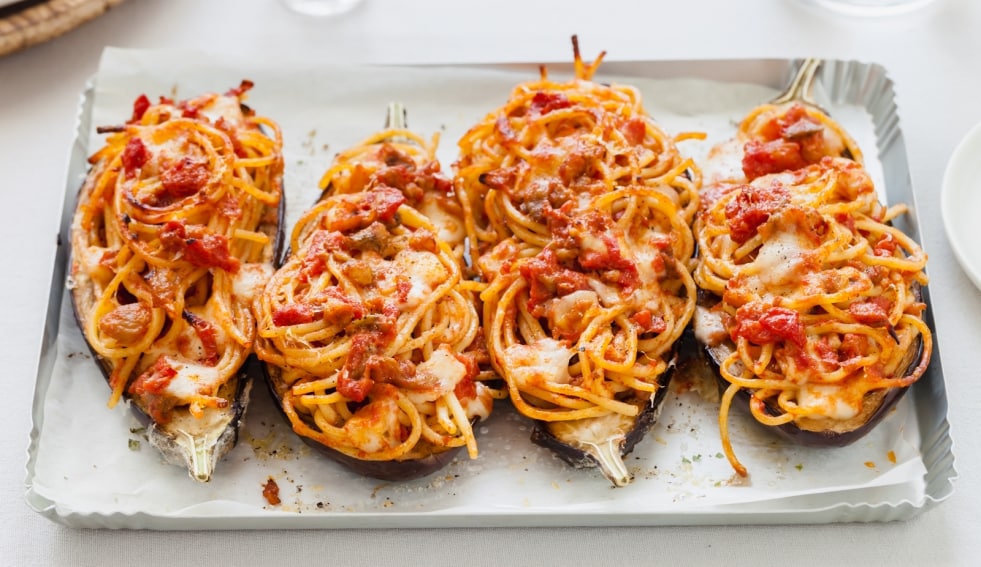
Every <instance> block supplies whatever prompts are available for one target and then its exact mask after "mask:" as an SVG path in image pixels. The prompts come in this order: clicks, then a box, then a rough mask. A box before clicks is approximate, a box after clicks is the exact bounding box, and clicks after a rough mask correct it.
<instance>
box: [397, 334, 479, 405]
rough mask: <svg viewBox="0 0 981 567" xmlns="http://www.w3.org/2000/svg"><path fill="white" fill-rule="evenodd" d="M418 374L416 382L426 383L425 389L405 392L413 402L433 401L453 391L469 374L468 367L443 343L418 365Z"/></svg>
mask: <svg viewBox="0 0 981 567" xmlns="http://www.w3.org/2000/svg"><path fill="white" fill-rule="evenodd" d="M416 375H417V376H418V377H419V378H420V379H419V380H415V381H414V382H418V383H420V384H425V385H426V386H427V387H426V389H425V390H407V391H406V392H405V394H406V395H407V396H408V397H409V399H410V400H412V402H413V403H415V404H419V403H422V402H432V401H435V400H436V399H437V398H440V397H442V396H443V395H444V394H447V393H449V392H452V391H453V389H454V388H456V385H457V384H459V383H460V381H461V380H463V378H464V377H465V376H466V375H467V367H466V365H464V364H463V363H462V362H460V360H459V359H457V357H456V356H454V355H453V353H452V352H451V351H450V349H449V347H447V346H446V345H442V346H441V347H440V348H439V350H437V351H435V352H433V354H432V356H430V357H429V360H426V361H423V362H421V363H420V364H418V365H417V366H416Z"/></svg>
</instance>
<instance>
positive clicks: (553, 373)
mask: <svg viewBox="0 0 981 567" xmlns="http://www.w3.org/2000/svg"><path fill="white" fill-rule="evenodd" d="M572 355H573V351H572V349H570V348H566V347H565V346H564V345H563V343H561V342H559V341H557V340H555V339H550V338H544V339H539V340H537V341H535V342H533V343H531V344H528V345H521V344H517V345H511V346H509V347H508V348H506V349H505V350H504V367H505V368H511V369H512V370H511V372H512V376H513V378H514V379H515V381H517V383H518V384H519V385H520V384H527V385H536V384H543V383H546V382H552V383H557V384H568V383H569V381H570V380H571V379H572V377H571V376H570V375H569V360H570V359H571V358H572Z"/></svg>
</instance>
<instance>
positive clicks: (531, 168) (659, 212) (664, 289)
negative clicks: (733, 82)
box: [456, 41, 699, 486]
mask: <svg viewBox="0 0 981 567" xmlns="http://www.w3.org/2000/svg"><path fill="white" fill-rule="evenodd" d="M574 46H575V41H574ZM599 62H600V60H599V59H598V60H597V61H595V62H594V63H592V64H590V65H585V64H584V63H583V62H582V61H581V59H580V57H579V52H578V47H576V48H575V67H576V77H575V78H574V79H573V80H571V81H566V82H555V81H550V80H549V79H548V77H547V74H546V71H545V69H544V68H543V69H542V77H541V79H540V80H538V81H531V82H528V83H524V84H521V85H518V86H517V87H516V88H515V89H514V90H513V92H512V95H511V97H510V99H509V100H508V101H507V103H506V104H505V105H504V106H502V107H501V108H499V109H497V110H495V111H493V112H491V113H490V114H489V115H487V117H486V118H485V119H484V120H482V121H481V122H480V123H478V124H477V125H475V126H474V127H473V128H471V129H470V130H469V131H468V132H467V133H466V134H465V135H464V137H463V138H462V139H461V140H460V142H459V146H460V152H461V153H460V158H459V160H458V161H457V163H456V184H457V187H458V188H459V190H460V193H461V195H462V196H463V204H464V209H465V213H466V221H467V232H468V235H467V236H468V241H469V243H470V244H471V246H470V249H471V250H472V251H474V256H475V258H476V261H475V266H476V268H477V274H478V275H479V277H480V278H481V280H482V282H483V285H484V288H483V291H482V292H481V294H480V299H481V301H482V303H483V314H484V316H483V321H484V330H485V333H486V336H487V347H488V351H489V353H490V356H491V361H492V363H493V364H494V367H495V368H496V369H497V371H498V372H499V373H500V375H501V376H502V377H503V378H504V379H505V381H506V383H507V386H508V392H509V395H510V399H511V402H512V403H513V405H514V406H515V408H516V409H517V410H518V411H519V412H520V413H521V414H522V415H524V416H526V417H528V418H531V419H533V420H534V421H535V433H534V434H533V436H532V440H533V441H534V442H536V443H539V444H541V445H544V446H546V447H549V448H550V449H552V450H554V451H555V453H556V454H558V455H559V456H560V457H561V458H563V459H564V460H566V461H567V462H568V463H570V464H572V465H574V466H577V467H595V466H599V467H600V469H601V470H602V472H603V474H604V475H605V476H606V477H607V478H608V479H609V480H610V481H611V482H612V483H613V485H614V486H624V485H626V484H628V483H629V482H630V481H631V479H632V476H633V475H632V474H631V473H630V471H629V470H628V469H627V467H626V466H625V465H624V462H623V457H624V455H626V454H627V453H629V452H630V451H631V450H632V449H633V448H634V445H635V444H636V443H637V441H639V440H640V439H641V438H642V437H643V436H644V434H645V433H646V432H647V431H648V430H649V429H650V427H651V426H652V425H653V423H654V421H655V420H656V418H657V416H658V413H659V411H660V408H661V405H662V403H663V401H664V399H665V394H666V392H667V386H668V381H669V379H670V376H671V369H672V368H673V364H674V363H673V360H674V359H673V357H674V345H675V342H676V341H677V340H678V338H679V337H680V336H681V333H682V331H683V330H684V328H685V326H686V325H687V324H688V322H689V320H690V318H691V317H692V314H693V313H694V309H695V295H696V292H695V290H696V288H695V284H694V281H693V280H692V277H691V275H690V272H689V267H688V262H689V261H690V260H691V258H692V254H693V249H694V241H693V238H692V233H691V230H690V228H689V226H688V222H689V219H690V218H691V217H692V216H693V215H694V211H695V209H696V208H697V206H698V193H697V191H698V182H699V177H698V170H697V169H696V168H695V167H694V166H693V164H692V163H691V161H690V160H686V159H684V158H682V157H681V155H680V154H679V152H678V150H677V148H676V146H675V144H674V141H675V139H673V138H670V137H668V136H667V135H666V134H665V133H664V132H663V131H662V130H661V129H660V128H659V127H658V126H657V124H656V123H655V122H654V121H653V120H652V119H651V118H650V117H649V116H648V115H647V114H646V113H645V112H644V109H643V106H642V104H641V100H640V99H641V97H640V93H639V92H638V91H637V90H636V89H634V88H633V87H630V86H626V85H604V84H601V83H598V82H594V81H592V79H591V78H592V75H593V73H594V72H595V70H596V68H597V66H598V65H599Z"/></svg>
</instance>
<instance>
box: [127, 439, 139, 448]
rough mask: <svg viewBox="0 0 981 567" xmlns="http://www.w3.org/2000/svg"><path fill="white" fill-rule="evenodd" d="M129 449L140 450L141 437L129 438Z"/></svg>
mask: <svg viewBox="0 0 981 567" xmlns="http://www.w3.org/2000/svg"><path fill="white" fill-rule="evenodd" d="M129 450H130V451H139V450H140V440H139V439H130V440H129Z"/></svg>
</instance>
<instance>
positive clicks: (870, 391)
mask: <svg viewBox="0 0 981 567" xmlns="http://www.w3.org/2000/svg"><path fill="white" fill-rule="evenodd" d="M712 191H713V199H714V200H712V201H706V202H704V203H703V206H704V208H703V209H702V212H701V213H700V214H699V217H698V220H697V221H696V226H695V233H696V235H697V240H698V250H699V260H698V265H697V268H696V270H695V280H696V281H697V282H698V284H699V286H700V287H701V288H702V290H704V292H705V294H704V295H703V296H702V299H701V300H700V306H699V308H698V310H697V313H696V315H695V318H694V327H695V334H696V337H697V338H698V340H699V341H700V342H701V343H702V345H704V348H705V349H706V351H705V354H706V356H708V357H709V359H710V361H711V363H712V365H713V366H714V367H715V368H716V369H717V370H718V373H719V377H720V379H721V380H722V383H723V384H724V387H725V391H724V394H723V396H722V403H721V408H720V414H719V421H720V429H721V434H722V442H723V447H724V449H725V453H726V455H727V456H728V458H729V460H730V462H731V464H732V465H733V467H734V469H735V470H736V471H737V472H738V473H739V474H741V475H744V476H745V475H746V474H747V470H746V468H745V467H744V466H743V465H742V464H741V463H740V462H739V460H738V459H737V458H736V456H735V453H734V451H733V449H732V444H731V442H730V439H729V435H728V425H727V416H728V413H729V409H730V407H731V406H733V405H738V406H742V407H746V408H747V409H748V410H749V411H750V412H751V414H752V416H753V417H754V418H755V419H756V420H757V421H759V422H760V423H762V424H764V425H766V426H770V427H773V428H774V429H775V430H776V431H778V432H780V433H781V434H782V435H784V436H785V437H788V438H790V439H791V440H793V441H794V442H797V443H801V444H804V445H814V446H833V445H844V444H848V443H851V442H853V441H855V440H856V439H858V438H860V437H861V436H863V435H864V434H866V433H868V431H870V430H871V429H872V428H873V427H874V426H875V424H876V423H878V422H879V421H880V420H881V419H882V418H883V416H884V415H885V414H886V413H888V411H889V410H890V409H891V408H892V407H893V406H894V405H895V403H896V402H897V401H898V400H899V399H900V397H901V396H902V394H903V393H904V392H905V391H906V389H907V388H908V387H909V386H910V385H911V384H913V383H914V382H916V381H917V379H919V377H920V376H922V375H923V373H924V371H925V370H926V368H927V365H928V363H929V360H930V355H931V351H932V340H931V333H930V330H929V328H928V327H927V325H926V324H925V323H924V321H923V318H922V315H923V312H924V310H925V308H926V306H925V305H924V304H923V302H922V300H921V294H920V287H921V286H923V285H925V284H926V282H927V279H926V275H925V274H924V272H923V268H924V266H925V264H926V255H925V254H924V252H923V251H922V250H921V249H920V247H919V246H918V245H917V244H916V243H915V242H913V241H912V240H911V239H910V238H909V237H907V236H906V235H905V234H903V233H902V232H901V231H899V230H898V229H896V228H895V227H893V226H892V225H891V224H890V223H889V221H890V219H893V218H895V216H896V215H898V214H901V213H902V212H903V211H904V210H905V209H904V207H902V206H896V207H892V208H886V207H884V206H882V205H880V204H879V203H878V202H877V200H876V195H875V191H874V188H873V186H872V181H871V179H870V178H869V176H868V174H867V173H866V172H865V170H864V169H863V168H862V167H861V166H860V165H859V164H857V163H855V162H853V161H850V160H846V159H843V158H825V159H824V160H822V161H821V162H820V163H818V164H814V165H810V166H807V167H805V168H802V169H798V170H795V171H791V172H785V173H776V174H769V175H764V176H761V177H758V178H756V179H755V180H754V181H753V182H752V183H750V184H728V185H722V186H716V187H714V188H713V189H712Z"/></svg>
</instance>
